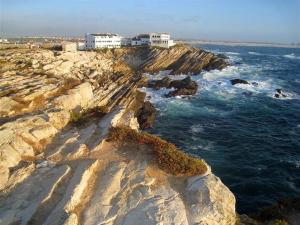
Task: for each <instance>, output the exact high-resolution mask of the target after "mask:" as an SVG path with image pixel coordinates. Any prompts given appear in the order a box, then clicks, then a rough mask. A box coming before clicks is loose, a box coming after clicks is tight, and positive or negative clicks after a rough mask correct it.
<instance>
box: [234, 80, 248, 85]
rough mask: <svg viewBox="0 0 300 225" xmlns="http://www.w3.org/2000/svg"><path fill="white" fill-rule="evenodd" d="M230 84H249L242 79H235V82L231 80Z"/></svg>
mask: <svg viewBox="0 0 300 225" xmlns="http://www.w3.org/2000/svg"><path fill="white" fill-rule="evenodd" d="M230 82H231V84H232V85H236V84H249V82H248V81H246V80H242V79H233V80H230Z"/></svg>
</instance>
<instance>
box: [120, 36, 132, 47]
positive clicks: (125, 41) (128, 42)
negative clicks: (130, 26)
mask: <svg viewBox="0 0 300 225" xmlns="http://www.w3.org/2000/svg"><path fill="white" fill-rule="evenodd" d="M130 45H131V38H128V37H121V46H130Z"/></svg>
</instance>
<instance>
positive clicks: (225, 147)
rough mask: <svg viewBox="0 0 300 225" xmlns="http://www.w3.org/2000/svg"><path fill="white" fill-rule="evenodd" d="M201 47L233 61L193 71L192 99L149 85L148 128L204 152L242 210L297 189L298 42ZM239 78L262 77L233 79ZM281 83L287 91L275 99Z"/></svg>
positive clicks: (299, 152)
mask: <svg viewBox="0 0 300 225" xmlns="http://www.w3.org/2000/svg"><path fill="white" fill-rule="evenodd" d="M201 48H204V49H205V50H208V51H212V52H214V53H223V54H225V55H227V56H228V57H229V59H228V60H229V61H230V63H231V65H232V66H230V67H228V68H226V69H224V70H222V71H217V70H216V71H209V72H207V71H206V72H202V73H201V74H199V75H195V76H193V77H192V79H193V80H195V81H197V83H198V84H199V90H198V92H197V94H196V95H195V96H193V97H191V98H183V97H177V98H165V97H164V94H165V93H167V92H168V90H159V91H153V90H150V89H146V92H147V95H148V96H149V98H150V97H151V99H150V101H152V102H153V103H154V105H155V106H156V108H157V109H158V118H157V120H156V123H155V125H154V127H153V129H151V130H150V132H151V133H154V134H157V135H159V136H161V137H163V138H165V139H167V140H169V141H171V142H173V143H175V144H176V145H177V146H178V147H180V148H181V149H183V150H184V151H186V152H188V153H189V154H192V155H194V156H199V157H201V158H204V159H205V160H206V161H207V162H208V163H209V164H210V165H211V167H212V170H213V172H214V173H215V174H216V175H217V176H219V177H220V178H221V180H222V181H223V182H224V183H225V184H226V185H227V186H228V187H229V188H230V190H231V191H232V192H233V193H234V194H235V196H236V199H237V210H238V212H239V213H249V212H254V211H256V210H257V209H258V208H260V207H263V206H268V205H270V204H273V203H275V201H276V200H278V199H281V198H287V197H295V196H300V49H291V48H270V47H232V46H217V45H202V46H201ZM149 76H150V75H149ZM163 76H165V75H164V73H163V72H162V73H161V74H160V75H159V76H157V75H156V76H150V77H152V78H153V77H154V78H161V77H163ZM183 77H185V75H180V76H176V77H174V76H172V78H178V79H179V78H180V79H181V78H183ZM234 78H241V79H245V80H247V81H249V82H256V83H257V84H256V85H255V84H254V85H252V84H251V85H235V86H233V85H231V83H230V79H234ZM277 88H280V89H282V90H283V92H284V93H285V94H286V95H287V97H286V98H284V99H276V98H274V93H275V89H277Z"/></svg>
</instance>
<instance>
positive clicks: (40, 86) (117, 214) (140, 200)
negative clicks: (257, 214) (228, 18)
mask: <svg viewBox="0 0 300 225" xmlns="http://www.w3.org/2000/svg"><path fill="white" fill-rule="evenodd" d="M150 50H151V52H153V54H154V53H155V54H156V55H155V56H154V55H152V56H151V57H150V56H148V57H146V56H145V57H144V58H143V57H141V55H139V54H141V53H139V54H137V55H134V54H133V53H130V54H129V53H128V54H125V53H124V52H126V51H127V52H128V51H135V50H132V49H128V50H122V49H120V50H115V51H114V50H112V51H108V52H106V53H104V52H99V53H96V52H73V53H66V52H65V53H63V52H59V53H56V54H54V53H53V52H51V51H48V50H42V49H38V50H24V49H20V50H6V51H0V64H1V67H0V81H1V85H0V102H1V110H0V116H1V118H0V224H1V225H2V224H3V225H6V224H7V225H11V224H31V225H41V224H45V225H47V224H51V225H56V224H57V225H60V224H64V225H70V224H72V225H76V224H88V225H93V224H95V225H96V224H128V225H134V224H139V225H140V224H203V225H207V224H212V225H214V224H221V225H222V224H224V225H225V224H226V225H227V224H228V225H231V224H234V221H235V198H234V196H233V194H232V193H231V192H230V191H229V190H228V189H227V188H226V186H225V185H224V184H223V183H222V182H221V181H220V179H218V178H217V177H215V176H214V175H213V174H211V173H208V174H206V175H204V176H196V177H176V176H173V175H170V174H168V173H166V172H164V171H162V170H161V169H159V168H158V167H157V166H156V164H155V162H154V161H153V158H152V155H151V151H152V150H151V149H149V148H150V147H149V146H144V145H138V144H136V145H124V146H119V145H116V143H109V142H107V141H106V137H107V134H108V132H109V128H110V127H111V126H129V127H131V128H133V129H139V126H140V125H139V123H138V122H140V121H138V119H137V118H136V115H137V110H138V109H141V107H144V110H145V111H147V113H148V112H149V113H150V114H149V115H148V114H147V113H144V114H143V115H146V114H147V115H148V116H150V118H152V113H153V109H152V108H151V107H150V106H149V107H148V106H145V105H146V104H147V103H145V104H144V105H142V104H141V102H143V101H144V95H141V94H140V92H139V91H138V87H139V86H140V84H141V83H143V82H144V78H143V76H142V75H141V74H139V73H137V72H136V71H135V68H134V66H136V67H141V66H143V68H145V71H146V70H148V69H149V68H150V67H151V66H150V65H151V64H152V67H151V68H153V69H154V68H155V69H158V68H160V69H164V68H165V67H169V66H167V64H168V63H167V64H165V65H160V66H158V64H157V63H158V61H156V60H154V61H151V60H153V59H151V60H150V58H157V60H158V59H159V58H161V57H167V58H168V57H169V56H168V54H171V53H172V54H173V53H176V54H177V55H176V57H177V61H178V60H179V58H181V59H180V60H179V61H178V62H177V63H175V64H173V66H174V67H173V68H174V71H175V72H176V71H178V72H180V71H184V70H185V67H186V63H184V61H182V60H183V58H185V57H187V55H189V54H195V56H193V57H194V59H195V60H196V59H197V60H198V59H199V57H200V55H201V54H202V55H203V56H201V57H202V58H201V59H203V60H205V59H206V61H210V64H211V66H212V65H213V64H215V65H219V63H221V61H218V60H216V59H214V57H215V56H213V54H209V53H204V52H202V53H201V54H200V52H194V53H193V51H194V50H192V49H189V50H187V51H191V52H185V53H184V54H183V53H182V55H185V56H184V57H183V56H182V55H181V56H180V54H179V52H173V51H175V50H172V49H170V50H168V51H164V50H161V49H150ZM150 50H149V49H148V50H139V51H150ZM160 54H163V55H164V56H160ZM205 54H208V55H206V56H205V57H206V58H205V57H204V55H205ZM149 57H150V58H149ZM174 57H175V56H174ZM176 57H175V58H174V59H176ZM182 57H183V58H182ZM203 57H204V58H203ZM209 58H210V60H209ZM125 59H126V60H125ZM169 60H171V58H170V59H169ZM128 62H131V63H128ZM146 62H147V63H146ZM172 62H173V63H174V61H172ZM180 62H181V63H180ZM169 63H171V61H170V62H169ZM194 63H195V62H194ZM179 65H181V66H179ZM204 65H206V66H204ZM204 67H205V68H208V64H205V63H202V64H201V66H200V65H199V66H196V64H195V65H194V66H193V68H194V69H195V71H196V69H197V70H198V69H200V68H201V69H202V68H204ZM176 68H177V69H176ZM175 86H176V85H175V84H174V87H175ZM91 109H98V110H99V109H101V110H103V112H105V113H103V115H104V114H105V115H104V116H102V117H91V118H86V117H84V115H85V114H84V113H85V112H89V111H88V110H91ZM148 109H150V110H148ZM144 110H142V111H144ZM88 115H93V113H91V112H89V114H88ZM81 117H84V123H78V124H77V123H76V121H77V122H78V121H80V119H82V118H81ZM141 118H142V119H143V120H145V123H146V124H147V123H148V122H149V120H148V117H147V118H146V117H141ZM145 118H146V119H145ZM140 124H142V123H140ZM142 126H143V125H142Z"/></svg>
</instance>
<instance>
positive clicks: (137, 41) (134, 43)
mask: <svg viewBox="0 0 300 225" xmlns="http://www.w3.org/2000/svg"><path fill="white" fill-rule="evenodd" d="M131 45H132V46H139V45H142V41H141V39H139V38H138V37H134V38H132V39H131Z"/></svg>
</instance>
